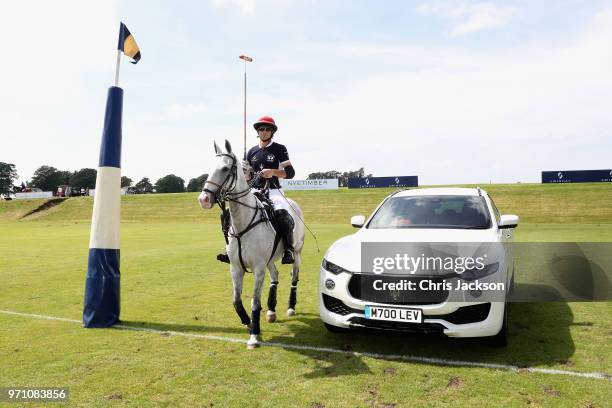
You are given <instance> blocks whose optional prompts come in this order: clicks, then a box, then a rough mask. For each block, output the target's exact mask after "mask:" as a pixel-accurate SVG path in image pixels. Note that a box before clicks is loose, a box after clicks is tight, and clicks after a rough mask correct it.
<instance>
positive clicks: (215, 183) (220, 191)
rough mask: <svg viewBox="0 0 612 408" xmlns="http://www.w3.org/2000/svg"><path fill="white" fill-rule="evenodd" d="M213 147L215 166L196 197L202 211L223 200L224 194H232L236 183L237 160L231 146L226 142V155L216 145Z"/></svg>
mask: <svg viewBox="0 0 612 408" xmlns="http://www.w3.org/2000/svg"><path fill="white" fill-rule="evenodd" d="M214 146H215V153H216V157H215V159H216V160H215V164H214V167H213V169H212V170H211V171H210V172H209V173H208V174H209V176H208V179H207V180H206V182H205V183H204V188H203V189H202V193H201V194H200V196H199V197H198V201H199V202H200V206H201V207H202V208H204V209H210V208H212V207H213V205H214V204H215V202H216V201H217V200H218V199H219V198H221V199H223V198H224V196H225V194H226V193H229V192H232V191H233V190H234V189H235V188H236V183H237V181H238V172H237V168H238V160H237V159H236V155H235V154H234V153H232V146H231V145H230V143H229V142H228V141H227V140H226V141H225V149H226V150H227V152H226V153H224V152H222V151H221V149H220V148H219V146H217V143H216V142H214Z"/></svg>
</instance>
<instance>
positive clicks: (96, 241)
mask: <svg viewBox="0 0 612 408" xmlns="http://www.w3.org/2000/svg"><path fill="white" fill-rule="evenodd" d="M122 111H123V89H121V88H119V87H118V86H113V87H110V88H109V90H108V98H107V100H106V114H105V116H104V132H103V133H102V144H101V146H100V160H99V164H98V166H99V167H98V176H97V178H96V189H95V196H94V208H93V216H92V218H91V235H90V238H89V261H88V265H87V279H86V283H85V299H84V302H83V326H84V327H110V326H112V325H114V324H116V323H118V322H119V312H120V296H119V292H120V290H119V286H120V285H119V283H120V277H121V276H120V272H119V223H120V216H121V214H120V209H121V116H122Z"/></svg>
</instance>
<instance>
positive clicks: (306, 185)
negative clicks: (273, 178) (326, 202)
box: [280, 179, 338, 190]
mask: <svg viewBox="0 0 612 408" xmlns="http://www.w3.org/2000/svg"><path fill="white" fill-rule="evenodd" d="M280 184H281V187H282V188H283V189H285V190H337V189H338V179H318V180H286V179H281V180H280Z"/></svg>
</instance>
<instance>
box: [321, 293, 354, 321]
mask: <svg viewBox="0 0 612 408" xmlns="http://www.w3.org/2000/svg"><path fill="white" fill-rule="evenodd" d="M322 296H323V305H325V308H326V309H327V310H329V311H330V312H332V313H336V314H339V315H342V316H346V315H347V314H350V313H361V314H363V310H359V309H352V308H350V307H348V306H347V305H345V304H344V303H343V302H342V301H341V300H340V299H336V298H335V297H333V296H329V295H326V294H324V293H323V294H322Z"/></svg>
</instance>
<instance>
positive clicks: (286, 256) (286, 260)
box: [281, 249, 295, 265]
mask: <svg viewBox="0 0 612 408" xmlns="http://www.w3.org/2000/svg"><path fill="white" fill-rule="evenodd" d="M294 262H295V259H294V258H293V251H291V250H289V249H286V250H285V252H284V253H283V259H282V260H281V263H282V264H283V265H287V264H292V263H294Z"/></svg>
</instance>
